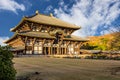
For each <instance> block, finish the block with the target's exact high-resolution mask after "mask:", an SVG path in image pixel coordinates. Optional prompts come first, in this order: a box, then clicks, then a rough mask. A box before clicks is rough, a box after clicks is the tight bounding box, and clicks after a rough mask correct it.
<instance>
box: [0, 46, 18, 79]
mask: <svg viewBox="0 0 120 80" xmlns="http://www.w3.org/2000/svg"><path fill="white" fill-rule="evenodd" d="M12 59H13V54H12V52H10V51H9V47H1V46H0V80H15V74H16V70H15V69H14V66H13V62H12Z"/></svg>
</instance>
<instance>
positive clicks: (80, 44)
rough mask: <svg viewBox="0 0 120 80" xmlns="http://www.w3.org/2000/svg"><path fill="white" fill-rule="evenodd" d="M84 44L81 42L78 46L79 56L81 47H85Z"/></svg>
mask: <svg viewBox="0 0 120 80" xmlns="http://www.w3.org/2000/svg"><path fill="white" fill-rule="evenodd" d="M82 43H83V42H79V44H78V54H80V47H81V46H82V45H83V44H82Z"/></svg>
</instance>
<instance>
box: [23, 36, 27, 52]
mask: <svg viewBox="0 0 120 80" xmlns="http://www.w3.org/2000/svg"><path fill="white" fill-rule="evenodd" d="M27 40H28V37H25V52H24V53H23V54H26V47H27Z"/></svg>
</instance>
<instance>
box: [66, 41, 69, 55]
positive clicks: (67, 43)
mask: <svg viewBox="0 0 120 80" xmlns="http://www.w3.org/2000/svg"><path fill="white" fill-rule="evenodd" d="M69 44H70V41H68V42H66V51H65V52H66V54H68V45H69Z"/></svg>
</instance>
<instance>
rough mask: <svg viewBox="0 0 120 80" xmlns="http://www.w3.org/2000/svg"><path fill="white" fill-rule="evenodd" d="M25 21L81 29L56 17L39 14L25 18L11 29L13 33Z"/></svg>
mask: <svg viewBox="0 0 120 80" xmlns="http://www.w3.org/2000/svg"><path fill="white" fill-rule="evenodd" d="M24 21H29V22H35V23H39V24H46V25H51V26H56V27H64V28H72V29H80V27H79V26H76V25H74V24H70V23H68V22H65V21H62V20H60V19H58V18H56V17H53V16H47V15H43V14H39V13H38V14H35V15H33V16H29V17H24V18H23V19H22V20H21V22H20V23H19V24H18V25H17V26H16V27H14V28H12V29H11V31H15V30H16V29H17V28H18V27H20V25H21V24H22V23H23V22H24Z"/></svg>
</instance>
